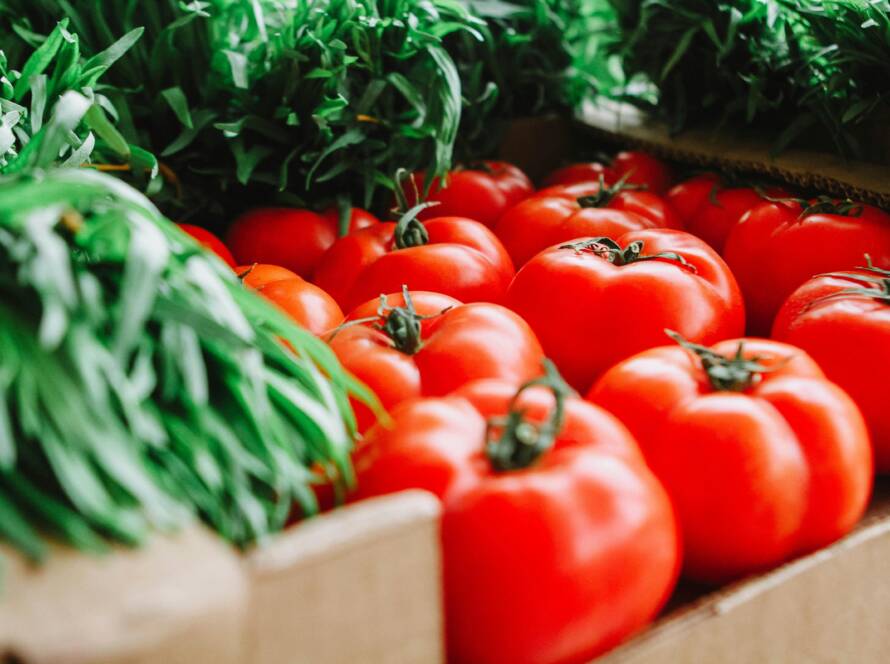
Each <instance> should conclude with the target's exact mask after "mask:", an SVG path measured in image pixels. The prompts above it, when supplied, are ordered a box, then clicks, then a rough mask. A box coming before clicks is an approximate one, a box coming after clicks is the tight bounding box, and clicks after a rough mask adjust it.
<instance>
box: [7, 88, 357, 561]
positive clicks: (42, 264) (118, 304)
mask: <svg viewBox="0 0 890 664" xmlns="http://www.w3.org/2000/svg"><path fill="white" fill-rule="evenodd" d="M68 94H69V95H76V94H77V93H73V92H70V93H68ZM66 99H71V97H67V98H63V101H65V100H66ZM82 101H83V103H84V105H88V103H87V101H86V99H82ZM55 117H56V118H58V117H59V114H56V116H55ZM52 136H62V134H60V133H58V132H56V133H53V134H52ZM57 140H58V141H59V142H61V141H62V140H64V139H63V138H59V139H57ZM58 145H59V143H57V144H56V146H57V147H58ZM49 154H52V151H50V153H49ZM48 159H50V160H51V158H49V157H48ZM282 340H284V341H286V342H287V343H288V344H289V347H287V346H285V345H284V344H283V343H282ZM292 349H293V350H292ZM0 360H2V361H0V539H5V540H7V541H10V542H12V543H13V544H14V545H16V546H18V547H19V548H20V549H21V550H22V551H24V552H25V553H27V554H28V555H30V556H32V557H34V558H40V557H42V556H43V555H44V553H45V546H44V544H43V540H42V535H41V534H38V533H39V532H49V533H52V534H55V535H57V536H59V537H62V538H64V539H65V540H66V541H68V542H70V543H72V544H74V545H77V546H80V547H82V548H87V549H90V550H95V549H101V548H102V547H103V546H104V544H103V542H104V538H105V537H111V538H114V539H116V540H119V541H122V542H126V543H139V542H141V541H142V540H143V539H144V538H145V537H146V535H147V534H148V533H149V532H150V531H151V530H152V529H155V528H169V527H172V526H175V525H178V524H180V523H182V522H183V520H184V519H186V518H189V517H190V515H192V514H197V515H198V516H200V517H201V518H202V519H203V520H204V521H205V522H207V524H208V525H210V526H211V527H212V528H214V529H215V530H216V531H218V532H219V533H220V534H221V535H222V536H223V537H225V538H226V539H228V540H230V541H232V542H234V543H237V544H245V543H247V542H251V541H253V540H256V539H258V538H262V537H264V536H265V535H267V534H268V533H270V532H273V531H275V530H277V529H279V528H281V527H282V526H283V524H284V523H285V521H286V519H287V517H288V515H289V513H290V511H291V507H292V505H294V504H295V503H296V504H297V505H298V506H299V508H300V510H301V511H302V512H303V513H304V514H311V513H313V512H314V511H315V510H316V501H315V498H314V494H313V492H312V491H311V489H310V484H311V483H312V482H314V481H317V480H318V479H319V473H325V474H328V475H330V476H331V477H333V478H337V480H338V482H339V484H340V485H342V484H343V483H344V482H346V481H349V478H350V477H351V474H350V473H351V471H350V465H349V450H350V446H351V440H352V437H353V435H354V419H353V415H352V412H351V409H350V407H349V403H348V397H347V395H348V393H349V392H353V393H355V394H357V395H359V396H360V397H361V398H363V399H365V400H369V402H370V401H372V400H373V397H371V396H370V395H369V394H367V391H366V390H365V389H364V388H361V387H360V386H358V385H356V384H354V382H353V381H352V379H350V378H348V377H347V376H346V375H345V374H344V372H343V370H342V369H341V368H340V367H339V365H338V364H337V362H336V360H335V359H334V357H333V355H332V354H331V352H330V350H329V349H328V348H327V346H326V345H325V344H324V343H323V342H321V341H320V340H318V339H316V338H315V337H314V336H313V335H311V334H310V333H308V332H306V331H305V330H302V329H300V328H298V327H296V326H295V325H293V324H292V323H291V322H290V321H289V320H288V319H287V317H286V316H285V315H284V314H282V313H280V312H279V311H278V310H277V309H276V308H274V307H273V306H272V305H270V304H268V303H266V302H265V301H264V300H263V299H262V298H260V297H259V296H257V295H255V294H253V293H252V292H250V291H249V290H247V289H245V288H244V287H243V286H242V285H241V284H240V282H239V281H238V279H237V278H236V277H235V275H234V274H233V273H232V272H231V270H230V269H229V268H228V267H227V266H225V265H224V264H223V263H222V262H221V261H219V260H218V259H217V258H216V257H215V256H213V255H212V254H209V253H208V252H206V251H204V250H203V249H201V248H200V247H199V246H198V245H197V244H196V243H195V242H194V241H193V240H192V239H191V238H190V237H188V236H187V235H186V234H185V233H183V232H182V231H180V230H179V229H178V228H177V227H176V226H175V225H173V224H171V223H170V222H169V221H166V220H165V219H163V218H162V217H161V215H160V214H159V212H158V211H157V209H156V208H155V207H154V206H153V205H152V204H151V203H150V202H149V201H148V200H147V199H146V198H145V197H144V196H143V195H141V194H139V193H138V192H137V191H136V190H134V189H132V188H131V187H129V186H128V185H126V184H124V183H122V182H120V181H119V180H117V179H115V178H112V177H111V176H108V175H104V174H102V173H98V172H95V171H93V170H90V169H71V168H68V169H53V170H49V171H42V170H39V169H37V170H34V171H33V172H31V173H28V174H17V175H7V176H4V177H3V178H0Z"/></svg>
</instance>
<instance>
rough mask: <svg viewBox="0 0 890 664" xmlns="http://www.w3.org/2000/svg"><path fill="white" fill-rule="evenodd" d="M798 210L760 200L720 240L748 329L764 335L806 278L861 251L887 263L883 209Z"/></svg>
mask: <svg viewBox="0 0 890 664" xmlns="http://www.w3.org/2000/svg"><path fill="white" fill-rule="evenodd" d="M853 212H854V213H855V210H854V211H853ZM803 213H804V210H803V208H802V207H801V205H800V204H799V203H797V202H794V201H787V202H780V203H762V204H760V205H758V206H757V207H755V208H754V209H753V210H751V211H749V212H748V213H747V214H745V215H744V216H743V217H742V218H741V220H740V221H739V222H738V223H737V224H736V225H735V226H734V227H733V229H732V232H731V233H730V235H729V238H728V239H727V241H726V248H725V250H724V257H725V258H726V262H727V263H728V264H729V266H730V267H731V268H732V271H733V273H734V274H735V276H736V278H737V279H738V281H739V286H740V287H741V289H742V293H743V294H744V297H745V305H746V308H747V312H748V332H749V333H750V334H754V335H760V336H765V335H767V334H769V331H770V329H771V328H772V324H773V319H774V318H775V316H776V313H777V312H778V311H779V307H781V306H782V303H783V302H784V301H785V300H786V299H787V298H788V297H789V296H790V295H791V294H792V293H793V292H794V291H795V290H796V289H797V288H798V287H799V286H800V285H801V284H803V283H804V282H805V281H807V280H808V279H809V278H810V277H813V276H815V275H817V274H822V273H825V272H836V271H838V270H848V269H852V268H855V267H856V266H858V265H861V264H862V260H863V259H862V257H863V255H864V254H868V255H870V256H871V258H872V260H873V261H874V264H875V265H876V266H878V267H882V268H885V269H887V268H890V215H888V214H887V213H885V212H882V211H881V210H878V209H877V208H873V207H871V206H867V205H865V206H860V211H859V214H852V213H851V214H830V213H815V214H803ZM802 215H803V216H802Z"/></svg>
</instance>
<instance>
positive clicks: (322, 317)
mask: <svg viewBox="0 0 890 664" xmlns="http://www.w3.org/2000/svg"><path fill="white" fill-rule="evenodd" d="M257 292H258V293H260V294H261V295H262V296H263V297H265V298H266V299H267V300H269V301H270V302H272V303H274V304H276V305H278V307H279V308H280V309H281V310H283V311H284V312H285V313H286V314H288V315H289V316H290V317H291V318H293V319H294V321H295V322H297V323H298V324H299V325H301V326H303V327H305V328H306V329H307V330H309V331H310V332H312V333H313V334H317V335H321V334H324V333H325V332H327V331H328V330H330V329H332V328H334V327H337V326H338V325H339V324H340V323H342V322H343V312H342V311H341V310H340V307H339V306H338V305H337V303H336V302H335V301H334V299H333V298H332V297H331V296H330V295H328V294H327V293H325V292H324V291H323V290H322V289H321V288H319V287H318V286H315V285H314V284H311V283H309V282H308V281H306V280H304V279H301V278H299V277H297V278H296V279H279V280H277V281H270V282H267V283H265V284H263V285H261V286H259V287H258V288H257Z"/></svg>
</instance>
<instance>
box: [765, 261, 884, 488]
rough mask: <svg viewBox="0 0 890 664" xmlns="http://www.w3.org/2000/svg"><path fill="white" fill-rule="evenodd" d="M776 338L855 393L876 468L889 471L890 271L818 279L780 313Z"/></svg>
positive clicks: (864, 271) (797, 293)
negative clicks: (887, 375) (799, 349)
mask: <svg viewBox="0 0 890 664" xmlns="http://www.w3.org/2000/svg"><path fill="white" fill-rule="evenodd" d="M773 337H774V338H776V339H778V340H780V341H786V342H788V343H790V344H793V345H795V346H798V347H800V348H803V349H804V350H805V351H806V352H807V353H809V354H810V355H811V356H812V357H813V359H815V360H816V362H818V363H819V366H820V367H821V368H822V370H823V371H824V372H825V374H826V375H827V376H828V378H829V379H831V380H832V381H834V382H835V383H837V384H838V385H840V386H841V387H842V388H843V389H844V390H846V392H847V393H848V394H849V395H850V396H851V397H853V400H854V401H855V402H856V404H857V405H858V406H859V408H860V409H861V410H862V414H863V415H864V416H865V421H866V423H867V424H868V428H869V431H870V433H871V441H872V448H873V450H874V456H875V468H876V470H877V471H878V472H882V473H888V472H890V409H888V408H887V403H886V402H887V398H886V397H887V386H886V382H885V376H884V371H883V369H886V367H890V272H888V271H887V270H879V269H877V268H869V267H865V268H861V269H858V270H850V271H849V272H841V273H836V274H832V275H825V276H820V277H816V278H814V279H811V280H810V281H808V282H806V283H805V284H804V285H803V286H801V287H800V288H798V289H797V290H796V291H795V292H794V293H793V294H792V295H791V297H790V298H788V300H787V301H786V302H785V304H784V305H783V306H782V308H781V309H780V310H779V314H778V315H777V316H776V321H775V324H774V325H773Z"/></svg>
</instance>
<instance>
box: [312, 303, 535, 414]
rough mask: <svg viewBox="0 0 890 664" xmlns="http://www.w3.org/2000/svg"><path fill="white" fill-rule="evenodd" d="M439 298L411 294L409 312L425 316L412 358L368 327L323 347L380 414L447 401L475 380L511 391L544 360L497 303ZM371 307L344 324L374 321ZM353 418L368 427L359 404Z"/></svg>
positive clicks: (524, 327) (530, 335)
mask: <svg viewBox="0 0 890 664" xmlns="http://www.w3.org/2000/svg"><path fill="white" fill-rule="evenodd" d="M444 297H445V296H442V295H440V294H438V293H428V292H424V291H420V292H414V293H411V299H412V303H413V305H414V307H415V309H416V310H417V313H418V314H420V315H422V316H432V317H431V318H427V319H426V320H424V321H422V327H421V330H422V332H421V338H422V339H423V345H422V346H421V348H420V350H418V351H417V352H416V353H414V354H413V355H410V354H407V353H403V352H402V351H400V350H397V349H396V348H394V347H393V343H392V342H391V341H390V339H389V338H388V337H387V335H386V334H385V333H384V332H382V331H380V330H377V329H374V328H373V327H370V326H369V325H357V326H354V327H348V328H345V329H342V330H340V331H339V332H338V333H337V334H336V335H335V336H334V337H333V339H331V340H330V342H329V343H330V346H331V349H332V350H333V351H334V353H335V354H336V355H337V357H338V359H339V360H340V363H341V364H342V365H343V367H344V368H345V369H346V370H347V371H349V372H350V373H352V374H353V375H354V376H356V377H357V378H358V379H359V380H361V381H362V382H363V383H365V384H366V385H367V386H368V387H370V388H371V389H372V390H374V392H375V393H376V394H377V396H378V398H379V399H380V403H381V404H382V405H383V407H384V409H385V410H387V411H389V410H392V408H393V407H395V406H396V405H398V404H399V403H401V402H402V401H405V400H406V399H409V398H412V397H418V396H441V395H444V394H448V393H449V392H451V391H453V390H455V389H457V388H459V387H460V386H462V385H464V384H465V383H467V382H469V381H471V380H475V379H478V378H501V379H504V380H508V381H511V382H514V383H517V384H518V383H522V382H524V381H526V380H530V379H531V378H533V377H535V376H537V375H538V374H540V372H541V362H542V361H543V359H544V353H543V351H542V350H541V344H539V343H538V340H537V338H536V337H535V334H534V332H532V331H531V328H530V327H529V326H528V324H527V323H526V322H525V321H524V320H522V319H521V318H520V317H519V316H517V315H516V314H515V313H513V312H512V311H510V310H509V309H507V308H505V307H502V306H500V305H497V304H487V303H475V304H461V303H460V302H459V301H457V300H455V299H453V298H445V299H444V300H443V298H444ZM386 299H387V302H388V303H389V305H390V306H393V307H397V306H403V305H404V298H403V296H402V294H401V293H400V294H397V295H396V294H393V295H389V296H387V298H386ZM442 304H445V306H444V307H443V306H442ZM377 306H379V299H378V300H375V301H369V302H366V303H365V304H363V305H361V306H360V307H358V308H357V309H356V310H355V311H353V312H352V313H351V314H350V315H349V317H348V318H349V319H350V320H355V319H357V318H364V317H365V313H366V312H368V313H370V314H371V315H375V313H376V311H375V310H376V307H377ZM448 307H450V308H448ZM446 308H448V309H447V311H444V313H443V309H446ZM356 417H357V418H358V420H359V430H360V431H364V430H366V429H367V428H368V427H369V426H370V425H371V424H373V423H374V417H373V415H372V413H371V412H370V411H369V410H368V409H367V407H364V406H362V405H361V404H357V405H356Z"/></svg>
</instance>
